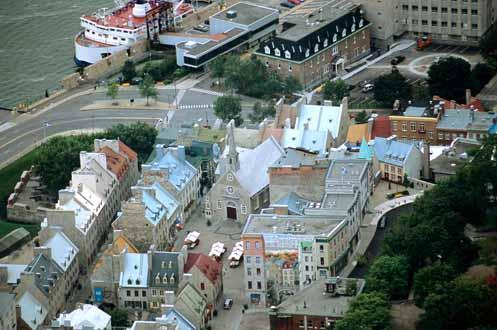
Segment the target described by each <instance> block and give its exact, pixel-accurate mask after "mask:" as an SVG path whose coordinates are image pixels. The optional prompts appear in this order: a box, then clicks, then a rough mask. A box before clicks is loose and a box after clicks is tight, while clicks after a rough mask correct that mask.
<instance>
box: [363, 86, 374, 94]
mask: <svg viewBox="0 0 497 330" xmlns="http://www.w3.org/2000/svg"><path fill="white" fill-rule="evenodd" d="M373 89H374V85H373V84H366V85H364V87H363V88H362V92H363V93H369V92H370V91H372V90H373Z"/></svg>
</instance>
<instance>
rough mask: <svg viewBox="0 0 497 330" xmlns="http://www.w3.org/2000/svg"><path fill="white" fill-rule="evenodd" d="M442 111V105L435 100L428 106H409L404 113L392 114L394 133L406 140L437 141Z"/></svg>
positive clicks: (391, 123)
mask: <svg viewBox="0 0 497 330" xmlns="http://www.w3.org/2000/svg"><path fill="white" fill-rule="evenodd" d="M442 111H443V110H442V106H441V105H438V104H437V105H434V104H433V102H430V105H429V106H428V107H415V106H409V107H407V109H406V110H405V111H404V112H403V113H400V114H398V115H393V116H390V125H391V129H392V135H397V136H398V137H399V138H400V139H405V140H417V141H425V142H429V143H436V142H437V124H438V121H439V119H440V116H441V113H442Z"/></svg>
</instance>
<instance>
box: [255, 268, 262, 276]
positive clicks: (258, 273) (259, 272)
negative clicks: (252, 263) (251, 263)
mask: <svg viewBox="0 0 497 330" xmlns="http://www.w3.org/2000/svg"><path fill="white" fill-rule="evenodd" d="M255 273H256V274H257V275H259V276H260V275H261V269H260V268H257V269H256V271H255Z"/></svg>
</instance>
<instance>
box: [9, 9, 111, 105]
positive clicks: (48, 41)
mask: <svg viewBox="0 0 497 330" xmlns="http://www.w3.org/2000/svg"><path fill="white" fill-rule="evenodd" d="M113 6H114V3H113V1H112V0H0V106H7V107H12V106H15V105H17V104H19V103H20V102H25V101H34V100H35V99H39V98H40V97H43V96H44V95H45V90H46V89H48V90H49V91H53V90H55V89H57V88H60V80H61V78H62V77H64V76H65V75H67V74H69V73H72V72H74V71H75V70H76V66H75V64H74V61H73V56H74V44H73V38H74V35H75V34H76V33H77V32H78V31H79V30H80V25H79V17H80V16H81V15H82V14H92V13H94V12H95V11H96V10H97V9H98V8H102V7H107V8H112V7H113Z"/></svg>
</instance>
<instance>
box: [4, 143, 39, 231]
mask: <svg viewBox="0 0 497 330" xmlns="http://www.w3.org/2000/svg"><path fill="white" fill-rule="evenodd" d="M35 157H36V150H34V151H31V152H30V153H28V154H26V155H24V156H23V157H21V158H19V159H18V160H16V161H15V162H13V163H12V164H10V165H8V166H6V167H4V168H3V169H1V170H0V182H1V184H0V220H4V219H5V218H6V216H7V209H6V206H7V199H8V198H9V195H10V194H11V193H12V191H14V186H15V185H16V183H17V181H19V178H20V176H21V174H22V171H24V170H28V169H29V168H30V166H31V164H32V163H33V160H34V159H35ZM21 226H22V227H25V228H26V230H27V231H29V232H30V233H31V234H32V235H33V233H34V234H36V233H37V232H38V229H39V226H38V225H22V224H17V223H11V222H5V221H0V237H3V236H5V235H6V234H8V233H9V232H10V231H12V230H14V229H16V228H18V227H21Z"/></svg>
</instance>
